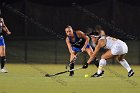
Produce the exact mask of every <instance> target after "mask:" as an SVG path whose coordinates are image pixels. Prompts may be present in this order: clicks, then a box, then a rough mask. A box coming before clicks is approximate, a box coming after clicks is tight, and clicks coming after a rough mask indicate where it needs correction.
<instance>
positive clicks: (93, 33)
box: [89, 31, 100, 36]
mask: <svg viewBox="0 0 140 93" xmlns="http://www.w3.org/2000/svg"><path fill="white" fill-rule="evenodd" d="M89 35H94V36H99V35H100V34H99V33H98V32H95V31H94V32H91V33H89Z"/></svg>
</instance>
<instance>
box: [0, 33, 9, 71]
mask: <svg viewBox="0 0 140 93" xmlns="http://www.w3.org/2000/svg"><path fill="white" fill-rule="evenodd" d="M0 60H1V69H0V72H4V73H7V72H8V71H7V70H6V69H4V67H5V62H6V57H5V42H4V39H3V36H0Z"/></svg>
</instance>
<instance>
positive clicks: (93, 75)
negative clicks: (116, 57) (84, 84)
mask: <svg viewBox="0 0 140 93" xmlns="http://www.w3.org/2000/svg"><path fill="white" fill-rule="evenodd" d="M103 74H104V70H102V72H101V75H103ZM96 75H98V74H97V72H96V73H95V74H93V75H91V77H94V76H96Z"/></svg>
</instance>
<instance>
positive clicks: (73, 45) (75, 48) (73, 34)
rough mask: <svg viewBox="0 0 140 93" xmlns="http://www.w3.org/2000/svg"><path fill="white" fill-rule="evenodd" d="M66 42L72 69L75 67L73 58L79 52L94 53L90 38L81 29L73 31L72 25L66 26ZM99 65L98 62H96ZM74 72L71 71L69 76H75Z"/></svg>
mask: <svg viewBox="0 0 140 93" xmlns="http://www.w3.org/2000/svg"><path fill="white" fill-rule="evenodd" d="M65 32H66V35H67V37H66V43H67V46H68V49H69V52H70V69H74V62H72V60H73V59H74V58H76V56H77V53H78V52H84V51H86V52H87V53H88V55H89V56H90V55H92V53H93V50H92V48H91V46H90V44H89V38H88V36H86V35H85V33H83V32H82V31H80V30H77V31H73V29H72V27H71V26H67V27H66V28H65ZM96 66H97V67H98V64H96ZM73 75H74V72H73V71H71V72H70V74H69V76H73Z"/></svg>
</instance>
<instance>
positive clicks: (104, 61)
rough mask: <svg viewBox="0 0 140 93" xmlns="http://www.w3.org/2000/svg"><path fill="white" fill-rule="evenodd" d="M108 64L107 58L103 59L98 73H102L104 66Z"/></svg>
mask: <svg viewBox="0 0 140 93" xmlns="http://www.w3.org/2000/svg"><path fill="white" fill-rule="evenodd" d="M105 65H106V60H105V59H101V60H100V62H99V67H98V70H97V74H101V72H102V70H103V67H104V66H105Z"/></svg>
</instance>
